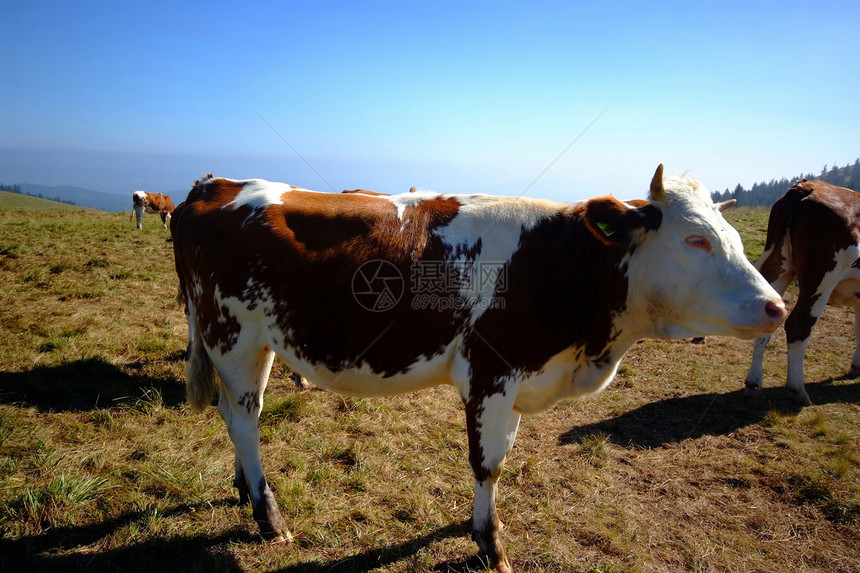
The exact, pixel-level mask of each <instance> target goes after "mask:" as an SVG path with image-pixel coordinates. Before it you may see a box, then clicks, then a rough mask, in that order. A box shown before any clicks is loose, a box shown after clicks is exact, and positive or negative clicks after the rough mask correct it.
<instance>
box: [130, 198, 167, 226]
mask: <svg viewBox="0 0 860 573" xmlns="http://www.w3.org/2000/svg"><path fill="white" fill-rule="evenodd" d="M132 201H133V202H134V214H135V215H136V216H137V228H138V229H143V214H144V213H149V214H150V215H154V214H156V213H157V214H159V215H161V223H162V225H163V228H165V229H166V228H167V220H168V219H170V217H171V215H173V210H174V209H175V207H174V206H173V199H171V198H170V197H168V196H167V195H162V194H161V193H149V192H147V191H135V192H134V193H132Z"/></svg>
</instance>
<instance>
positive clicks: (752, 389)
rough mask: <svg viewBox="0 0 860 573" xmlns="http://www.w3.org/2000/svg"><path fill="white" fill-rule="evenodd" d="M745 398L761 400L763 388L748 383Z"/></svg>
mask: <svg viewBox="0 0 860 573" xmlns="http://www.w3.org/2000/svg"><path fill="white" fill-rule="evenodd" d="M744 396H746V397H747V398H761V386H759V385H758V384H749V383H747V384H746V389H745V390H744Z"/></svg>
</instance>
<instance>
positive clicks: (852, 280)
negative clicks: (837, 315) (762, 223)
mask: <svg viewBox="0 0 860 573" xmlns="http://www.w3.org/2000/svg"><path fill="white" fill-rule="evenodd" d="M756 267H757V268H758V269H759V270H760V271H761V273H762V275H764V278H765V280H767V281H768V282H769V283H770V284H771V286H772V287H774V288H775V289H776V291H777V292H778V293H780V294H782V293H784V292H785V289H786V287H788V285H789V283H791V281H792V280H793V279H794V278H795V277H797V284H798V287H799V293H798V297H797V302H796V303H795V305H794V308H793V309H792V310H791V314H790V315H789V317H788V319H787V320H786V321H785V337H786V341H787V342H788V376H787V379H786V383H785V384H786V386H787V387H788V389H789V390H791V392H792V393H793V394H794V395H795V396H796V397H797V399H798V400H799V401H801V402H803V403H805V404H811V403H812V402H811V401H810V399H809V395H808V394H807V392H806V388H805V386H804V384H803V362H804V358H805V356H806V348H807V347H808V346H809V339H810V338H811V336H812V329H813V328H814V327H815V324H816V323H817V322H818V319H819V318H820V317H821V315H822V313H823V312H824V307H825V306H827V303H828V302H829V303H830V304H833V305H838V306H853V307H854V334H855V338H856V339H857V342H858V346H857V347H856V348H855V351H854V357H853V358H852V359H851V371H852V372H854V373H860V194H858V193H857V192H855V191H852V190H851V189H845V188H844V187H836V186H834V185H831V184H829V183H825V182H824V181H807V180H806V179H804V180H803V181H801V182H799V183H798V184H797V185H795V186H794V187H792V188H791V189H789V190H788V192H787V193H786V194H785V195H783V196H782V197H780V198H779V199H778V200H777V202H776V203H775V204H774V205H773V208H771V211H770V218H769V219H768V223H767V238H766V242H765V248H764V252H763V253H762V255H761V257H760V258H759V260H758V261H757V262H756ZM769 341H770V335H764V336H762V337H760V338H758V339H756V341H755V349H754V350H753V358H752V364H751V365H750V369H749V372H748V373H747V375H746V387H747V394H749V395H753V396H757V395H759V394H761V383H762V377H763V372H762V360H763V358H764V351H765V348H766V347H767V343H768V342H769Z"/></svg>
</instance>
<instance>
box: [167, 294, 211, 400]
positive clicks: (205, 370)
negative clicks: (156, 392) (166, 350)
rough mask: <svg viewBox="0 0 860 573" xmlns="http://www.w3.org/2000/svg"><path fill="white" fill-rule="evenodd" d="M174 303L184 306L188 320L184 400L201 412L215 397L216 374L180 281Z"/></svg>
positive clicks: (195, 314) (191, 305)
mask: <svg viewBox="0 0 860 573" xmlns="http://www.w3.org/2000/svg"><path fill="white" fill-rule="evenodd" d="M176 302H177V304H179V305H180V306H181V305H182V304H183V303H184V304H185V317H186V318H187V319H188V364H187V366H186V369H185V374H186V381H185V400H186V401H187V402H188V404H189V405H190V406H191V409H192V410H194V411H195V412H202V411H203V410H204V409H206V406H208V405H209V404H211V403H212V399H213V398H214V397H215V386H216V383H217V376H218V375H217V373H216V372H215V368H214V367H213V365H212V359H211V358H209V354H208V353H207V352H206V348H205V347H204V346H203V337H202V336H201V333H200V325H199V324H198V323H197V312H196V310H195V308H194V304H193V303H192V302H191V300H190V299H189V298H188V296H187V293H186V292H185V288H184V285H183V284H182V280H181V279H180V284H179V292H178V293H177V295H176Z"/></svg>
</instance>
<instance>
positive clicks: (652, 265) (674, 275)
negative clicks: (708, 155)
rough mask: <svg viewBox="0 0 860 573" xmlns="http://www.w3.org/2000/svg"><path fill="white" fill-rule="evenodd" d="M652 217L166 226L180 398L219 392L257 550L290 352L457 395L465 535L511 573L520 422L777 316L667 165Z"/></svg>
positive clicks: (360, 198) (240, 211)
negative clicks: (510, 508) (265, 419)
mask: <svg viewBox="0 0 860 573" xmlns="http://www.w3.org/2000/svg"><path fill="white" fill-rule="evenodd" d="M650 200H651V201H650V203H646V202H639V203H636V204H635V205H630V204H626V203H623V202H621V201H619V200H617V199H615V198H613V197H609V196H606V197H599V198H596V199H591V200H586V201H579V202H576V203H573V204H562V203H555V202H551V201H545V200H538V199H529V198H526V197H493V196H488V195H440V194H437V193H432V192H419V193H404V194H402V195H394V196H384V195H369V194H366V193H346V194H332V193H317V192H313V191H307V190H304V189H298V188H296V187H292V186H289V185H284V184H281V183H270V182H268V181H263V180H259V179H254V180H246V181H233V180H228V179H219V178H213V177H211V176H209V177H207V178H205V179H203V180H201V181H198V182H196V183H195V184H194V187H193V189H192V190H191V192H190V193H189V194H188V199H187V200H186V201H185V203H183V204H182V205H180V206H179V208H178V209H177V210H176V213H175V216H174V218H173V220H172V221H171V225H170V231H171V234H172V236H173V248H174V255H175V262H176V271H177V274H178V275H179V285H180V293H179V296H180V298H181V299H182V300H184V302H185V303H186V314H187V318H188V330H189V347H190V353H189V360H188V383H187V388H186V395H187V398H188V401H189V403H190V404H191V405H192V406H193V407H194V408H195V409H196V410H202V409H203V408H204V407H206V406H208V405H209V404H210V403H211V401H212V399H213V397H214V395H215V393H216V387H217V394H218V410H219V412H220V414H221V416H222V418H223V419H224V421H225V423H226V425H227V428H228V433H229V435H230V439H231V440H232V441H233V444H234V446H235V476H236V477H235V481H234V485H235V486H236V487H237V488H238V489H239V494H240V499H241V500H243V501H250V503H251V505H252V508H253V515H254V519H255V520H256V521H257V524H258V525H259V528H260V532H261V533H262V535H263V536H264V537H265V538H266V539H270V540H289V539H291V535H290V532H289V530H288V529H287V526H286V523H285V521H284V519H283V517H282V516H281V513H280V511H279V510H278V507H277V505H276V503H275V498H274V496H273V494H272V492H271V490H270V488H269V485H268V483H267V481H266V477H265V475H264V474H263V467H262V464H261V459H260V428H259V416H260V412H261V410H262V407H263V392H264V391H265V388H266V383H267V381H268V378H269V372H270V370H271V367H272V362H273V360H274V358H275V354H278V355H280V356H281V357H282V358H283V359H284V361H285V362H286V364H287V365H288V366H289V368H290V369H291V370H293V371H294V372H296V373H298V374H300V375H301V376H306V377H307V378H309V379H311V380H313V382H314V384H315V385H316V386H318V387H320V388H323V389H328V390H331V391H334V392H338V393H341V394H347V395H353V396H385V395H393V394H401V393H405V392H412V391H415V390H420V389H422V388H429V387H432V386H436V385H439V384H450V385H453V386H454V387H455V388H456V389H457V391H458V393H459V395H460V397H461V399H462V400H463V404H464V405H465V415H466V429H467V433H468V443H469V452H468V459H469V464H470V465H471V468H472V474H473V477H474V484H475V490H474V491H475V498H474V514H473V534H472V538H473V539H474V540H475V542H476V543H477V544H478V548H479V551H480V554H481V555H482V556H483V557H485V558H486V559H487V560H488V562H489V563H490V565H491V566H492V567H494V568H495V570H496V571H498V572H505V573H509V572H510V571H511V567H510V562H509V560H508V558H507V556H506V554H505V549H504V545H503V544H502V541H501V529H502V523H501V521H500V520H499V517H498V514H497V512H496V491H497V482H498V480H499V477H500V475H501V473H502V469H503V466H504V463H505V459H506V457H507V456H508V454H509V453H510V451H511V448H512V447H513V445H514V440H515V438H516V435H517V428H518V427H519V422H520V416H521V415H523V414H526V415H528V414H535V413H538V412H540V411H542V410H545V409H547V408H549V407H551V406H552V405H553V404H555V403H556V402H557V401H559V400H560V399H562V398H567V397H579V396H586V395H589V394H593V393H595V392H599V391H601V390H602V389H603V388H605V387H606V386H607V385H608V384H609V383H610V382H611V381H612V379H613V377H614V376H615V373H616V371H617V369H618V365H619V363H620V362H621V359H622V358H623V356H624V354H625V353H626V352H627V350H628V349H629V348H630V347H631V346H632V345H633V344H635V343H636V341H637V340H639V339H641V338H645V337H656V338H678V337H688V336H693V335H697V334H698V335H711V334H721V335H732V336H739V337H743V338H753V337H755V336H759V335H761V334H762V333H765V332H772V331H773V330H774V329H776V328H777V327H778V326H779V325H780V324H782V321H783V320H784V319H785V316H786V310H785V306H784V304H783V302H782V299H781V298H780V297H779V295H778V294H777V293H776V292H775V291H774V290H773V288H771V287H770V285H768V284H767V282H766V281H765V280H764V278H762V276H761V275H760V274H759V273H758V271H756V269H755V268H754V267H753V266H752V264H751V263H750V262H749V261H748V260H747V259H746V257H745V256H744V251H743V246H742V244H741V240H740V236H739V235H738V233H737V231H735V230H734V229H733V228H732V227H730V226H729V225H728V223H726V221H725V219H723V217H722V215H721V214H720V210H721V208H722V207H723V205H715V204H714V203H713V201H712V200H711V197H710V195H709V194H708V192H707V190H705V189H704V187H702V186H701V185H699V184H698V183H696V182H694V181H690V180H687V179H683V178H677V177H669V178H666V179H665V180H664V178H663V166H662V165H661V166H660V167H659V168H658V169H657V172H656V173H655V174H654V178H653V180H652V182H651V193H650ZM298 277H300V278H298ZM216 373H217V376H216Z"/></svg>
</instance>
